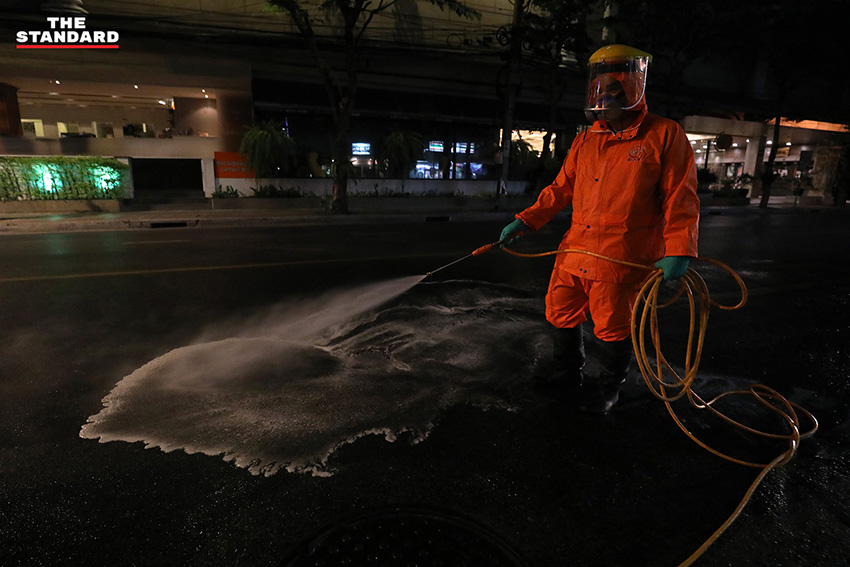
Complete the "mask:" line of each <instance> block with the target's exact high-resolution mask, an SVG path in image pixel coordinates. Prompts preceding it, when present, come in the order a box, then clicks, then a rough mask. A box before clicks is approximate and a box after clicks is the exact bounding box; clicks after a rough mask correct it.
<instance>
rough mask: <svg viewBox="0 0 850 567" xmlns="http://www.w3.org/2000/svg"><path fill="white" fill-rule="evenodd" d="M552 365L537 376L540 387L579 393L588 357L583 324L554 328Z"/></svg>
mask: <svg viewBox="0 0 850 567" xmlns="http://www.w3.org/2000/svg"><path fill="white" fill-rule="evenodd" d="M552 339H553V348H552V366H551V368H550V369H549V370H548V371H547V372H546V373H545V374H543V375H539V376H535V382H536V384H537V386H538V387H540V388H543V389H548V390H555V391H559V392H564V393H573V394H575V393H577V392H578V388H579V386H581V381H582V372H581V371H582V369H583V368H584V363H585V360H586V359H587V357H586V356H585V352H584V336H583V333H582V329H581V325H579V326H577V327H570V328H567V329H560V328H557V327H556V328H554V329H553V334H552Z"/></svg>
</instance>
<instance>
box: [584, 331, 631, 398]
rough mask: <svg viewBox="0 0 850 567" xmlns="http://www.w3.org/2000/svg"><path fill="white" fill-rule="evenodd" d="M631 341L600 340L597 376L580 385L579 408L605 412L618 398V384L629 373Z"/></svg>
mask: <svg viewBox="0 0 850 567" xmlns="http://www.w3.org/2000/svg"><path fill="white" fill-rule="evenodd" d="M631 362H632V341H631V339H626V340H623V341H611V342H604V341H603V342H602V343H601V344H600V349H599V366H600V370H599V376H598V377H597V379H596V380H593V381H589V383H586V384H584V385H583V386H582V389H581V395H580V401H579V409H580V410H581V411H583V412H585V413H594V414H598V415H605V414H607V413H608V412H609V411H610V410H611V408H612V407H614V404H616V403H617V400H619V399H620V386H621V385H622V384H623V383H624V382H625V381H626V377H627V376H628V374H629V364H631Z"/></svg>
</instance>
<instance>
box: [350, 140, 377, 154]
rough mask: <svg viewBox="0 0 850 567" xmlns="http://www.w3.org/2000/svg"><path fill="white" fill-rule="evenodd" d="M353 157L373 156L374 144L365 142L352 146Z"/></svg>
mask: <svg viewBox="0 0 850 567" xmlns="http://www.w3.org/2000/svg"><path fill="white" fill-rule="evenodd" d="M351 155H353V156H368V155H372V144H368V143H365V142H356V143H354V144H351Z"/></svg>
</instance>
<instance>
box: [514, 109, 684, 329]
mask: <svg viewBox="0 0 850 567" xmlns="http://www.w3.org/2000/svg"><path fill="white" fill-rule="evenodd" d="M642 106H643V108H642V109H641V112H640V115H639V116H638V118H637V119H636V120H635V122H634V123H633V124H632V125H631V126H629V127H628V128H627V129H625V130H624V131H622V132H617V133H614V132H612V131H611V130H610V129H609V128H608V125H607V123H606V122H605V121H604V120H598V121H596V122H595V123H594V124H593V126H592V127H591V129H590V130H586V131H585V132H582V133H581V134H579V135H578V136H577V137H576V139H575V141H574V142H573V144H572V148H571V149H570V153H569V155H568V156H567V158H566V160H564V164H563V166H562V167H561V171H560V172H559V173H558V176H557V177H556V178H555V181H554V182H553V183H552V184H551V185H549V186H548V187H546V188H545V189H543V190H542V191H541V192H540V196H539V197H538V199H537V202H536V203H535V204H534V205H532V206H531V207H529V208H527V209H526V210H524V211H522V212H521V213H519V214H517V215H516V218H518V219H520V220H521V221H523V222H524V223H525V224H527V225H528V226H529V227H531V228H532V229H534V230H538V229H539V228H540V227H542V226H543V225H545V224H546V223H547V222H549V221H550V220H551V219H552V218H553V217H554V216H555V215H556V214H557V213H558V212H559V211H561V210H562V209H564V208H565V207H567V206H569V205H572V210H573V213H572V225H571V227H570V229H569V230H568V231H567V233H566V235H565V236H564V238H563V240H562V241H561V245H560V248H561V249H565V248H570V249H578V250H587V251H590V252H595V253H597V254H602V255H605V256H609V257H611V258H617V259H620V260H626V261H628V262H633V263H637V264H643V265H647V266H652V264H653V263H654V262H655V261H657V260H658V259H660V258H662V257H664V256H692V257H696V256H697V236H698V223H699V198H698V197H697V193H696V187H697V179H696V166H695V163H694V153H693V150H692V149H691V145H690V143H689V142H688V139H687V137H686V136H685V133H684V131H683V130H682V128H681V126H679V124H678V123H676V122H674V121H672V120H668V119H666V118H662V117H660V116H657V115H654V114H650V113H648V112H647V110H646V107H645V103H644V102H643V101H642ZM556 258H557V259H556V260H555V267H554V270H553V272H552V279H551V281H550V283H549V292H548V293H547V296H546V318H547V320H549V322H550V323H552V324H553V325H554V326H556V327H573V326H576V325H578V324H580V323H582V322H584V321H585V320H586V318H587V312H588V311H589V312H590V314H591V316H592V317H593V321H594V334H595V335H596V336H597V337H598V338H600V339H601V340H603V341H614V340H623V339H626V338H628V336H629V335H630V333H631V306H632V305H633V303H634V300H635V298H636V296H637V292H638V290H639V289H640V284H641V282H642V280H643V279H644V278H645V277H646V276H647V274H648V271H647V270H642V269H638V268H632V267H628V266H623V265H622V264H616V263H612V262H609V261H608V260H604V259H598V258H594V257H592V256H588V255H586V254H559V255H558V256H557V257H556Z"/></svg>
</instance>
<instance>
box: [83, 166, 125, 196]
mask: <svg viewBox="0 0 850 567" xmlns="http://www.w3.org/2000/svg"><path fill="white" fill-rule="evenodd" d="M89 174H90V175H91V176H92V179H93V180H94V184H95V186H97V187H98V188H99V189H101V190H103V191H109V190H110V189H115V188H116V187H118V186H119V185H120V184H121V173H120V172H119V171H117V170H115V169H113V168H111V167H105V166H95V167H92V168H90V169H89Z"/></svg>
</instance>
